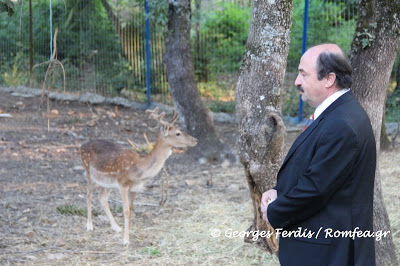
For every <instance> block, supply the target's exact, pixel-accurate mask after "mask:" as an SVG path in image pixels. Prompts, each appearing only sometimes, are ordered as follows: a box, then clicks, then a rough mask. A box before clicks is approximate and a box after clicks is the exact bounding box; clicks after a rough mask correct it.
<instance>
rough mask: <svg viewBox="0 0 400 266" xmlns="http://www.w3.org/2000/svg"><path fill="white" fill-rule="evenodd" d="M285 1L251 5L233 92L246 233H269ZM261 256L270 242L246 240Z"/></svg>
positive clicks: (285, 45) (285, 42)
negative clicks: (265, 204) (250, 215)
mask: <svg viewBox="0 0 400 266" xmlns="http://www.w3.org/2000/svg"><path fill="white" fill-rule="evenodd" d="M291 24H292V1H291V0H276V1H268V0H259V1H254V2H253V12H252V21H251V25H250V31H249V36H248V39H247V44H246V50H245V52H244V56H243V61H242V65H241V67H240V70H239V74H238V81H237V86H236V114H237V118H238V121H239V140H238V141H239V143H238V149H239V157H240V161H241V163H242V164H243V166H244V171H245V174H246V178H247V182H248V184H249V188H250V195H251V198H252V201H253V208H254V220H253V224H252V226H251V227H250V228H249V229H248V231H256V230H260V231H271V230H273V229H272V227H271V226H270V225H269V224H267V223H266V222H265V221H264V220H263V219H262V213H261V210H260V200H261V195H262V193H263V192H264V191H266V190H268V189H270V188H271V187H272V186H273V185H274V184H275V181H276V175H277V173H278V170H279V167H280V165H281V162H282V159H283V154H282V150H283V149H282V148H283V143H284V133H285V130H286V129H285V126H284V123H283V121H282V118H281V104H282V103H281V96H282V95H281V92H282V88H283V81H284V76H285V70H286V60H287V55H288V52H289V42H290V30H291ZM245 241H246V242H249V243H253V244H255V245H256V246H258V247H260V248H261V249H263V250H266V251H268V252H272V253H277V249H278V246H277V242H276V238H275V237H270V238H258V239H257V240H256V241H254V240H253V239H252V238H251V235H250V237H247V238H245Z"/></svg>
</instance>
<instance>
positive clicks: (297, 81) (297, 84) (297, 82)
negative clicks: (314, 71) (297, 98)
mask: <svg viewBox="0 0 400 266" xmlns="http://www.w3.org/2000/svg"><path fill="white" fill-rule="evenodd" d="M294 85H295V86H299V85H301V80H300V74H298V75H297V78H296V80H295V81H294Z"/></svg>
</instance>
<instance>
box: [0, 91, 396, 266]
mask: <svg viewBox="0 0 400 266" xmlns="http://www.w3.org/2000/svg"><path fill="white" fill-rule="evenodd" d="M39 106H40V98H39V97H22V96H13V95H12V94H11V93H9V92H5V91H2V90H1V89H0V114H2V113H3V114H10V115H11V116H12V117H11V118H0V264H2V265H15V264H27V265H76V264H79V265H81V264H88V265H91V264H93V265H122V264H124V265H125V264H132V265H179V264H183V265H197V264H201V265H228V264H229V265H231V264H234V265H278V261H277V259H276V258H275V257H273V256H271V255H269V254H266V253H264V252H262V251H260V250H259V249H257V248H256V247H253V246H251V245H249V244H245V243H244V242H243V240H242V237H240V236H236V235H232V232H233V231H237V232H238V234H239V235H240V232H242V231H246V229H247V228H248V227H249V226H250V224H251V223H252V215H253V214H252V207H251V200H250V197H249V191H248V187H247V183H246V180H245V176H244V174H243V170H242V167H241V165H240V164H239V163H237V164H234V165H226V164H223V165H213V166H210V165H207V164H199V163H198V162H196V161H194V160H187V158H185V156H186V155H185V154H184V153H174V154H173V155H172V156H171V158H170V159H169V160H168V161H167V163H166V169H167V172H168V173H169V177H168V186H169V189H168V199H167V202H166V204H165V205H164V206H160V205H159V201H160V199H161V179H162V178H166V177H165V174H163V173H160V174H159V175H158V176H156V177H155V178H153V179H151V180H148V182H147V183H146V186H145V189H144V191H143V192H142V193H139V194H138V196H137V198H136V201H135V204H134V210H133V226H132V230H131V232H130V238H131V245H130V246H129V247H125V246H123V245H122V240H123V235H122V233H115V232H114V231H113V230H112V229H111V227H110V225H109V222H108V220H107V218H106V217H105V215H104V213H103V212H102V210H101V207H100V204H99V202H98V200H97V193H96V191H95V195H94V197H93V204H94V209H95V211H96V213H98V215H97V216H96V217H93V226H94V231H92V232H87V231H86V218H85V217H84V216H82V215H79V214H75V215H72V214H69V215H68V213H65V212H62V211H60V210H62V209H65V208H66V206H73V207H75V208H76V209H79V210H85V209H86V179H85V176H84V170H83V167H82V164H81V161H80V156H79V147H80V145H81V144H83V143H84V142H86V141H87V140H89V139H94V138H102V139H112V140H114V141H115V142H117V143H119V144H120V145H122V146H125V147H130V146H129V144H128V142H127V139H130V140H131V141H133V142H134V143H136V144H138V145H145V144H146V141H145V138H144V136H143V133H145V132H147V136H148V138H149V140H150V141H155V138H156V133H153V132H149V131H148V127H149V126H155V125H156V122H155V121H151V120H149V119H148V118H146V116H145V115H144V110H134V109H130V108H124V107H115V106H113V105H87V104H83V103H79V102H64V103H60V102H58V101H51V102H50V107H51V110H53V111H52V112H51V114H50V120H49V121H50V124H49V125H48V120H47V119H46V118H45V117H43V116H42V115H41V111H39ZM43 109H44V110H45V109H46V106H45V105H43ZM48 126H49V128H50V131H48ZM216 127H217V130H218V132H219V134H220V136H221V138H222V139H223V140H224V141H225V142H226V143H229V144H230V145H231V146H232V147H234V146H235V142H236V126H235V125H234V124H230V123H216ZM297 134H298V132H292V133H289V134H288V136H287V142H288V145H289V144H290V143H291V142H292V141H293V139H294V138H295V137H296V135H297ZM399 151H400V148H399V147H395V148H393V149H392V150H391V151H388V152H384V153H383V154H382V155H381V156H380V167H381V169H382V171H381V173H382V187H383V193H384V198H385V201H386V204H387V209H388V212H389V217H390V220H391V226H392V228H391V230H392V231H391V233H392V236H393V238H394V241H395V244H396V247H397V254H398V255H399V254H400V234H399V230H400V211H399V210H398V206H400V205H399V203H400V196H399V194H398V191H399V189H400V182H399V180H400V155H399V154H400V153H399ZM110 206H111V207H112V209H113V211H114V212H115V213H116V219H117V222H118V223H119V225H120V226H123V215H122V210H121V200H120V196H119V194H118V193H117V191H114V192H112V194H111V196H110ZM216 231H217V232H218V231H219V232H220V233H221V234H220V235H219V236H218V237H216V236H215V232H216Z"/></svg>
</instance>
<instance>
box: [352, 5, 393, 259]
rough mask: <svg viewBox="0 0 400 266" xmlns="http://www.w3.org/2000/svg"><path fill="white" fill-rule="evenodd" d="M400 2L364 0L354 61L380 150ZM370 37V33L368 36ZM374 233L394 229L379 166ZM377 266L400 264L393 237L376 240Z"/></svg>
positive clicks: (356, 78) (361, 97)
mask: <svg viewBox="0 0 400 266" xmlns="http://www.w3.org/2000/svg"><path fill="white" fill-rule="evenodd" d="M399 19H400V0H394V1H393V0H382V1H378V0H361V1H360V12H359V16H358V21H357V28H356V33H355V35H354V39H353V43H352V49H351V55H350V61H351V64H352V66H353V69H354V74H353V77H354V83H353V86H352V87H353V88H352V89H353V91H354V94H355V95H356V97H357V98H358V100H359V101H360V103H361V105H362V106H363V107H364V109H365V110H366V111H367V113H368V115H369V117H370V119H371V123H372V128H373V130H374V134H375V139H376V143H377V150H378V151H379V149H380V136H381V126H382V117H383V111H384V103H385V97H386V90H387V86H388V83H389V78H390V73H391V70H392V67H393V63H394V60H395V57H396V52H397V49H398V47H399V41H400V21H399ZM366 32H367V33H368V34H367V33H366ZM374 230H375V231H377V230H390V224H389V219H388V214H387V211H386V208H385V204H384V202H383V198H382V188H381V179H380V173H379V167H377V171H376V178H375V192H374ZM375 243H376V244H375V245H376V263H377V265H398V264H397V259H396V253H395V249H394V245H393V239H392V236H391V235H389V236H388V237H386V238H383V239H382V240H381V241H376V242H375Z"/></svg>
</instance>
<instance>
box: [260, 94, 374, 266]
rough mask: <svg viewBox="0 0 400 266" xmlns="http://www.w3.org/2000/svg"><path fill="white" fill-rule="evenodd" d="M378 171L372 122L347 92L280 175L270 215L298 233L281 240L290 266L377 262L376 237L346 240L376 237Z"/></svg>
mask: <svg viewBox="0 0 400 266" xmlns="http://www.w3.org/2000/svg"><path fill="white" fill-rule="evenodd" d="M375 167H376V144H375V138H374V135H373V132H372V127H371V123H370V120H369V118H368V116H367V114H366V112H365V110H364V109H363V108H362V107H361V106H360V104H359V103H358V102H357V100H356V99H355V98H354V96H353V94H352V93H351V92H347V93H345V94H344V95H342V96H341V97H339V98H338V99H337V100H336V101H335V102H333V103H332V104H331V105H330V106H329V107H328V108H327V109H326V110H325V111H324V112H323V113H322V114H321V115H320V116H319V117H318V118H317V119H316V120H315V121H314V122H313V123H312V124H311V125H310V126H309V127H308V128H307V129H306V130H305V131H303V132H302V133H301V134H300V135H299V137H298V138H297V139H296V141H295V142H294V143H293V145H292V147H291V148H290V150H289V152H288V154H287V156H286V158H285V160H284V162H283V164H282V167H281V169H280V170H279V173H278V177H277V185H276V187H275V189H276V190H277V191H278V198H277V199H276V200H275V201H273V202H272V203H271V204H270V205H269V206H268V210H267V215H268V219H269V221H270V223H271V225H272V226H273V227H274V228H275V229H277V228H283V229H284V230H286V231H287V232H290V231H293V233H292V235H291V236H290V237H288V236H287V235H286V237H283V235H281V236H280V240H279V260H280V262H281V264H282V265H290V266H294V265H340V266H343V265H363V266H368V265H375V248H374V241H375V239H374V238H373V237H355V238H354V239H353V237H352V235H347V236H346V235H339V233H340V232H344V233H346V231H347V232H350V231H354V229H356V228H357V227H358V229H356V230H357V231H362V232H363V233H365V232H366V231H367V233H368V231H370V232H371V233H372V232H373V227H372V224H373V219H372V217H373V191H374V179H375ZM299 228H300V230H299ZM326 230H328V231H326ZM329 230H331V231H329ZM278 231H280V229H278ZM295 231H297V232H298V234H294V232H295ZM299 232H301V233H303V235H299ZM318 232H319V234H318ZM329 232H330V233H331V234H329ZM310 233H314V234H311V237H310ZM317 234H318V237H317ZM331 236H332V237H331Z"/></svg>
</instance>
